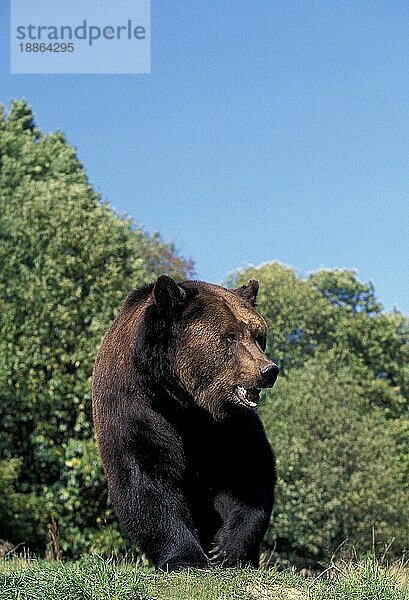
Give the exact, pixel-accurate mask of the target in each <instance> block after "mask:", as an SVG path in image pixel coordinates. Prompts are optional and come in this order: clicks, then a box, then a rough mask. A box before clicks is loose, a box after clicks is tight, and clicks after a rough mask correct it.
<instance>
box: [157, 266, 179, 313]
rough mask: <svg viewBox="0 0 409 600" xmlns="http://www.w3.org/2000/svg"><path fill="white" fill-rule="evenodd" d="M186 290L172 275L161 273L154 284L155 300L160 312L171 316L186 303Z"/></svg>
mask: <svg viewBox="0 0 409 600" xmlns="http://www.w3.org/2000/svg"><path fill="white" fill-rule="evenodd" d="M185 299H186V292H185V290H184V289H183V288H182V287H181V286H180V285H178V284H177V283H176V281H175V280H174V279H172V277H168V276H167V275H161V276H160V277H158V279H157V280H156V282H155V285H154V286H153V300H154V302H155V304H156V306H157V307H158V311H159V313H160V314H162V315H164V316H170V315H172V313H174V312H175V311H177V310H178V309H180V308H181V307H182V306H183V304H184V303H185Z"/></svg>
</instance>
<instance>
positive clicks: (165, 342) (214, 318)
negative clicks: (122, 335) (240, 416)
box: [149, 275, 278, 418]
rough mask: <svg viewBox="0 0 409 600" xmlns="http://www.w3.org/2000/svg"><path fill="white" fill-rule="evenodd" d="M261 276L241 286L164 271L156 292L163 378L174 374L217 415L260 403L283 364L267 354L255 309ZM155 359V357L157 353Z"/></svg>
mask: <svg viewBox="0 0 409 600" xmlns="http://www.w3.org/2000/svg"><path fill="white" fill-rule="evenodd" d="M258 287H259V285H258V281H256V280H250V281H249V282H248V284H247V285H243V286H241V287H240V288H238V289H235V290H228V289H226V288H223V287H221V286H218V285H213V284H209V283H205V282H202V281H185V282H183V283H176V282H175V281H174V280H173V279H172V278H171V277H168V276H166V275H162V276H161V277H159V278H158V279H157V281H156V283H155V284H154V286H153V289H152V292H151V300H152V301H151V303H150V306H149V319H150V321H151V324H152V325H153V326H152V327H151V328H150V331H151V336H150V337H151V343H152V344H154V345H155V346H156V348H157V350H158V354H157V356H156V361H158V364H159V363H160V365H161V368H162V381H167V382H169V381H171V380H174V381H175V382H176V384H177V385H178V386H179V387H180V388H182V389H183V390H184V391H185V392H187V394H188V396H189V397H191V398H193V399H194V401H195V402H196V403H197V404H198V405H199V406H201V407H202V408H203V409H205V410H206V411H209V412H210V413H211V414H212V415H213V416H214V417H215V418H220V417H223V416H225V415H226V414H228V413H229V412H231V411H232V410H237V409H238V408H241V409H247V410H249V409H250V410H251V409H254V408H256V407H257V405H258V402H259V398H260V390H261V389H263V388H268V387H272V386H273V385H274V382H275V380H276V378H277V375H278V367H277V365H276V364H275V363H274V362H273V361H272V360H271V359H270V358H268V357H267V355H266V354H265V348H266V334H267V325H266V322H265V320H264V319H263V317H262V316H261V315H260V314H259V313H258V312H257V311H256V309H255V301H256V296H257V292H258ZM152 360H154V361H155V358H154V357H153V356H152Z"/></svg>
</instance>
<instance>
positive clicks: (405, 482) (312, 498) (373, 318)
mask: <svg viewBox="0 0 409 600" xmlns="http://www.w3.org/2000/svg"><path fill="white" fill-rule="evenodd" d="M250 278H257V279H259V280H260V284H261V287H260V295H259V298H258V307H259V309H260V311H261V312H262V314H264V316H265V317H266V319H267V321H268V324H269V326H270V334H269V340H268V346H267V347H268V351H269V352H270V353H271V354H272V355H274V356H275V357H277V359H278V360H279V362H280V364H281V365H282V366H283V367H284V368H283V374H282V376H281V377H280V378H279V380H278V383H277V384H276V387H275V388H274V390H272V391H269V392H268V394H267V400H266V402H265V404H264V406H262V408H261V410H262V414H263V420H264V422H265V425H266V430H267V433H268V435H269V438H270V440H271V443H272V445H273V446H274V447H275V450H276V454H277V468H278V485H277V500H276V505H275V515H274V521H273V523H272V527H271V529H270V531H269V534H268V538H267V542H268V544H269V545H270V547H271V546H273V545H274V546H275V547H276V548H277V550H278V551H281V552H286V553H289V554H293V555H297V556H299V557H304V559H311V560H325V559H328V558H329V557H330V556H331V555H332V553H333V552H334V551H335V550H336V548H337V547H338V546H339V545H341V544H342V545H343V548H344V551H345V550H346V549H349V550H351V548H352V547H353V548H354V550H355V551H359V552H363V553H364V552H367V551H369V550H370V549H371V548H372V545H373V536H374V539H375V544H376V547H377V548H385V547H387V546H388V549H389V552H390V553H392V554H400V553H401V552H402V551H404V550H405V549H406V548H407V546H408V541H409V506H408V502H407V499H408V497H409V477H408V474H409V460H408V455H409V442H408V439H409V437H408V431H409V417H408V400H409V396H408V365H409V326H408V320H407V318H405V317H404V316H403V315H402V314H400V313H399V312H393V313H384V312H382V307H381V305H380V303H379V302H378V301H377V299H376V297H375V294H374V290H373V287H372V285H371V284H362V283H360V282H359V281H358V280H357V278H356V275H355V274H354V273H353V272H351V271H342V270H334V271H328V270H324V271H320V272H318V273H314V274H312V275H310V276H309V277H308V278H307V279H301V278H299V277H297V275H296V274H295V273H294V271H293V270H292V269H289V268H287V267H283V266H281V265H279V264H277V263H272V264H267V265H263V266H262V267H260V268H250V269H246V270H245V271H238V272H236V273H235V274H233V276H231V277H230V279H229V284H230V285H232V286H233V285H234V286H236V285H241V284H242V283H244V282H245V281H247V280H248V279H250ZM345 542H346V543H345Z"/></svg>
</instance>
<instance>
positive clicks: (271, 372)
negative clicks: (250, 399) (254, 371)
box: [257, 362, 280, 388]
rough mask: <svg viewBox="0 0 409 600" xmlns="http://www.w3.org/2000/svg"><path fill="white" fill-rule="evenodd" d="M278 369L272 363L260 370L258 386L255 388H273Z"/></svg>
mask: <svg viewBox="0 0 409 600" xmlns="http://www.w3.org/2000/svg"><path fill="white" fill-rule="evenodd" d="M279 372H280V369H279V368H278V367H277V365H276V364H275V363H274V362H271V363H268V364H267V365H266V366H265V367H262V368H261V369H260V379H259V385H258V386H257V387H261V388H269V387H273V385H274V384H275V382H276V379H277V377H278V374H279Z"/></svg>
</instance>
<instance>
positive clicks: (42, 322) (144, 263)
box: [0, 101, 409, 598]
mask: <svg viewBox="0 0 409 600" xmlns="http://www.w3.org/2000/svg"><path fill="white" fill-rule="evenodd" d="M0 265H1V269H0V538H7V539H8V540H9V541H10V542H12V543H14V544H19V543H23V542H24V543H25V544H26V545H28V546H30V548H31V549H32V550H35V551H37V552H44V549H45V545H46V541H47V539H48V538H49V536H50V532H49V525H50V521H51V518H52V515H53V516H54V517H55V518H56V519H57V521H58V525H59V531H60V534H61V547H62V550H63V554H64V556H73V557H76V556H79V555H80V554H81V553H83V552H85V551H86V552H89V553H92V554H95V553H98V554H102V555H111V554H112V553H116V554H117V555H119V554H120V553H121V552H126V551H127V550H128V549H129V547H127V546H126V543H125V542H124V540H123V539H122V537H121V534H120V532H119V530H118V527H117V522H116V519H115V516H114V515H113V512H112V508H111V507H110V506H109V505H108V502H107V500H108V499H107V490H106V484H105V480H104V476H103V474H102V472H101V468H100V465H99V460H98V458H97V451H96V447H95V442H94V438H93V431H92V424H91V410H90V384H91V371H92V365H93V361H94V356H95V353H96V349H97V347H98V344H99V342H100V339H101V336H102V335H103V333H104V332H105V330H106V329H107V327H108V325H109V324H110V323H111V321H112V319H113V318H114V316H115V314H116V312H117V310H118V308H119V305H120V303H121V302H122V300H123V298H124V297H125V296H126V294H127V293H128V292H129V291H130V290H131V289H132V288H134V287H136V286H138V285H141V284H143V283H147V282H149V281H152V280H153V279H154V278H155V277H156V276H157V275H158V274H160V273H169V274H171V275H172V276H174V277H176V278H178V279H182V278H185V277H186V276H189V275H190V274H191V273H192V264H191V262H190V261H188V260H185V259H183V258H181V257H180V256H178V254H177V252H176V250H175V248H174V246H173V244H169V243H164V242H163V241H162V239H161V237H160V235H159V234H154V235H148V234H147V233H146V232H145V231H143V230H141V229H138V228H136V227H135V226H134V225H133V223H132V221H131V220H129V219H128V220H127V219H122V218H119V217H118V216H117V215H115V214H114V213H113V211H112V210H111V209H110V208H109V206H107V205H106V204H104V203H103V202H101V199H100V197H99V196H98V194H96V193H95V192H94V190H93V189H92V186H91V185H90V183H89V182H88V180H87V176H86V174H85V171H84V169H83V167H82V165H81V164H80V163H79V161H78V159H77V157H76V152H75V149H74V148H72V147H71V146H69V144H67V142H66V141H65V139H64V136H63V134H62V133H61V132H56V133H51V134H49V135H43V134H42V133H41V131H40V130H39V129H38V128H37V127H36V126H35V124H34V119H33V115H32V113H31V110H30V108H29V107H28V106H27V104H26V103H25V102H24V101H18V102H17V101H16V102H13V103H12V105H11V108H10V111H9V113H8V115H5V113H4V111H3V109H2V107H1V106H0ZM250 278H257V279H259V280H260V283H261V288H260V292H259V298H258V306H259V309H260V311H261V312H262V313H263V314H264V316H265V317H266V320H267V321H268V324H269V327H270V333H269V338H268V344H267V349H268V352H269V353H270V354H271V355H273V356H274V357H276V358H277V359H278V360H279V362H280V366H281V377H280V378H279V381H278V383H277V385H276V387H275V388H274V390H273V391H271V392H268V393H267V399H266V401H265V403H264V406H263V407H262V408H261V410H262V412H263V418H264V422H265V423H266V429H267V433H268V435H269V437H270V439H271V442H272V444H273V446H274V447H275V449H276V453H277V465H278V487H277V502H276V507H275V514H274V521H273V523H272V527H271V529H270V531H269V533H268V537H267V544H268V546H269V547H270V548H271V547H272V546H274V547H276V548H277V549H278V550H279V551H281V552H283V553H287V554H292V555H297V557H298V558H299V559H302V560H313V561H316V560H325V559H327V558H328V557H330V556H331V554H332V552H333V551H334V550H335V549H336V547H337V546H339V545H340V544H342V543H344V542H345V540H348V541H347V543H346V544H344V545H343V548H346V547H347V546H348V547H351V546H353V547H354V548H355V549H356V550H357V551H362V552H367V551H369V550H372V549H373V548H372V546H373V532H374V537H375V545H376V547H377V548H378V547H379V548H384V547H385V546H386V545H388V546H389V551H390V552H391V553H392V554H396V555H397V554H399V553H401V552H402V550H403V549H404V548H407V547H408V544H409V510H408V502H407V498H408V497H409V489H408V482H409V442H408V440H409V415H408V401H409V321H408V319H407V318H406V317H405V316H404V315H402V314H401V313H399V312H398V311H394V312H392V313H386V312H384V311H383V309H382V305H381V304H380V303H379V302H378V300H377V298H376V296H375V292H374V288H373V286H372V284H370V283H369V284H366V283H362V282H360V281H359V280H358V279H357V276H356V274H355V273H354V272H353V271H347V270H322V271H319V272H317V273H313V274H311V275H310V276H309V277H307V278H304V279H303V278H301V277H299V276H298V275H297V274H296V272H294V270H292V269H291V268H289V267H284V266H282V265H280V264H278V263H270V264H265V265H263V266H262V267H259V268H249V269H246V270H244V271H237V272H235V273H234V274H233V275H231V276H230V277H229V280H228V283H229V285H231V286H236V285H241V284H243V283H245V282H247V280H248V279H250ZM256 459H257V458H256V457H255V460H256ZM58 568H59V567H58ZM73 589H74V588H73ZM79 593H80V592H79ZM81 593H82V592H81ZM345 593H346V592H345ZM195 594H196V592H195ZM21 597H23V596H21ZM43 597H44V598H45V597H47V596H46V595H44V596H43ZM84 597H85V596H84ZM277 597H278V596H277ZM328 597H329V596H328ZM334 597H335V596H334ZM340 597H341V596H340ZM343 597H345V598H347V597H348V595H345V596H343ZM368 597H370V596H369V595H368ZM391 597H392V596H391ZM0 598H1V596H0Z"/></svg>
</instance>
